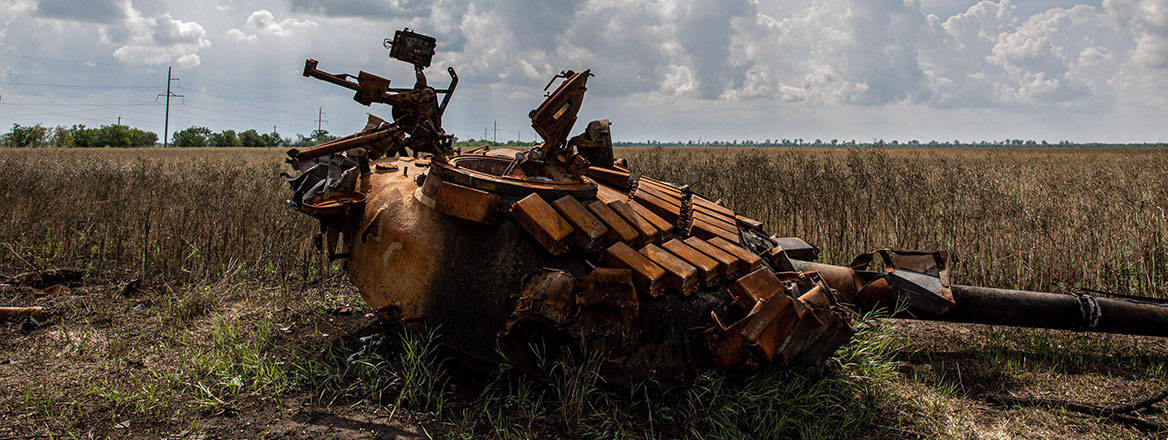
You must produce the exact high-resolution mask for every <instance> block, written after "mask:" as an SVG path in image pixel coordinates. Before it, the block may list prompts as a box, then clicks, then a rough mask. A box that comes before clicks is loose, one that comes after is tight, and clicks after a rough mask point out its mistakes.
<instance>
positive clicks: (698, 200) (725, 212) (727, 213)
mask: <svg viewBox="0 0 1168 440" xmlns="http://www.w3.org/2000/svg"><path fill="white" fill-rule="evenodd" d="M690 199H691V200H692V201H693V203H694V204H695V205H701V206H702V207H705V208H708V209H709V210H711V211H713V212H717V213H720V214H722V216H724V217H728V218H731V219H733V218H734V210H733V209H730V208H728V207H726V205H723V204H721V203H718V202H715V201H713V200H710V199H707V198H705V197H702V196H699V195H696V194H695V195H694V196H693V197H691V198H690Z"/></svg>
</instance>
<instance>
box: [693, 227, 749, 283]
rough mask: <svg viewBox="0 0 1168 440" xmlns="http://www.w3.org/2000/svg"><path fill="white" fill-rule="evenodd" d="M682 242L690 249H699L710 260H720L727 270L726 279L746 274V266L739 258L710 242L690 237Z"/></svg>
mask: <svg viewBox="0 0 1168 440" xmlns="http://www.w3.org/2000/svg"><path fill="white" fill-rule="evenodd" d="M682 241H684V242H685V244H688V245H690V247H692V248H694V249H697V250H698V251H699V252H701V253H703V254H706V255H707V256H709V257H710V258H713V259H715V260H718V262H719V263H722V266H723V267H725V268H726V269H725V270H726V272H725V276H726V278H733V277H735V276H737V275H739V274H743V273H745V272H744V271H742V268H743V267H745V265H744V264H742V262H741V261H739V260H738V257H735V256H733V255H730V254H729V253H727V252H726V251H724V250H722V249H721V248H719V247H717V246H714V245H712V244H710V243H709V242H708V241H705V240H702V239H700V238H698V237H689V238H687V239H685V240H682Z"/></svg>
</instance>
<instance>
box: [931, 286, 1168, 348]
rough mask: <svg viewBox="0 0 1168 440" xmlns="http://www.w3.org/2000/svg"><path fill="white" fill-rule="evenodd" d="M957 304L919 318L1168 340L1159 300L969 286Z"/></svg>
mask: <svg viewBox="0 0 1168 440" xmlns="http://www.w3.org/2000/svg"><path fill="white" fill-rule="evenodd" d="M953 301H954V302H955V303H956V305H955V306H954V307H953V308H952V309H950V310H949V311H948V312H945V313H942V314H936V315H929V314H924V315H921V316H919V317H921V318H925V319H931V320H937V321H949V322H969V323H978V324H995V325H1009V326H1015V327H1036V328H1049V329H1062V330H1075V331H1092V332H1101V333H1121V334H1129V335H1146V336H1168V306H1165V305H1163V304H1158V303H1156V302H1154V301H1140V300H1133V299H1122V298H1101V297H1097V296H1092V295H1086V294H1058V293H1047V292H1034V291H1027V290H1013V289H996V288H992V287H977V286H964V285H955V286H953Z"/></svg>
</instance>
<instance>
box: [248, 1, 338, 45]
mask: <svg viewBox="0 0 1168 440" xmlns="http://www.w3.org/2000/svg"><path fill="white" fill-rule="evenodd" d="M316 25H317V24H316V22H315V21H312V20H297V19H294V18H285V19H283V20H280V21H276V17H275V16H274V15H272V13H271V12H270V11H268V10H267V9H260V10H258V11H254V12H252V13H251V15H248V17H247V21H246V22H245V23H244V25H243V28H244V29H245V30H246V31H244V30H240V29H234V28H233V29H229V30H228V31H227V35H230V36H232V37H234V38H235V39H238V40H241V41H248V42H253V43H254V42H256V41H257V40H258V39H259V35H272V36H276V37H289V36H292V34H293V33H294V32H295V29H296V28H305V27H314V26H316Z"/></svg>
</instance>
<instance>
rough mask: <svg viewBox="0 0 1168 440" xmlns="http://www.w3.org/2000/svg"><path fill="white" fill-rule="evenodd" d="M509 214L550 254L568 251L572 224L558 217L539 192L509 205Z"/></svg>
mask: <svg viewBox="0 0 1168 440" xmlns="http://www.w3.org/2000/svg"><path fill="white" fill-rule="evenodd" d="M511 215H512V216H514V217H515V220H516V221H517V222H519V224H520V225H521V226H523V228H524V229H526V230H527V232H528V233H530V234H531V235H532V237H535V239H536V241H539V243H540V244H541V245H543V247H544V249H547V250H548V252H551V253H552V255H560V254H563V253H565V252H567V251H568V249H569V240H570V239H571V238H572V235H573V229H572V225H571V224H569V223H568V221H567V220H564V218H563V217H560V215H559V214H557V213H556V210H555V208H552V206H551V205H549V204H548V203H547V202H546V201H544V200H543V198H542V197H540V196H539V194H534V193H533V194H531V195H528V196H527V197H524V198H523V199H522V200H520V201H518V202H515V204H514V205H511Z"/></svg>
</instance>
